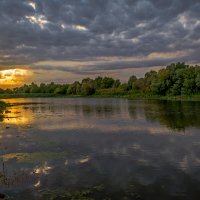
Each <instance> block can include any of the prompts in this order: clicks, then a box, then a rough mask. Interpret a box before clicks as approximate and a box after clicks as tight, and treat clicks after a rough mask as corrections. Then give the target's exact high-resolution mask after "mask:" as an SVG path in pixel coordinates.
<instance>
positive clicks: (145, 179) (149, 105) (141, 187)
mask: <svg viewBox="0 0 200 200" xmlns="http://www.w3.org/2000/svg"><path fill="white" fill-rule="evenodd" d="M4 101H6V102H8V103H11V104H13V106H11V107H8V108H7V110H6V111H4V115H3V117H1V118H0V119H1V122H0V149H1V150H0V193H4V194H6V195H8V196H9V198H10V199H17V200H18V199H20V200H21V199H28V198H29V199H30V200H31V199H41V200H44V199H120V200H121V199H124V200H125V199H159V200H160V199H162V200H163V199H193V200H195V199H200V134H199V133H200V115H199V113H200V102H196V101H190V102H189V101H182V102H181V101H161V100H160V101H155V100H151V101H150V100H125V99H93V98H91V99H90V98H75V99H64V98H41V99H40V98H34V99H6V100H4Z"/></svg>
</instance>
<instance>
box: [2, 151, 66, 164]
mask: <svg viewBox="0 0 200 200" xmlns="http://www.w3.org/2000/svg"><path fill="white" fill-rule="evenodd" d="M68 155H69V153H68V152H34V153H10V154H4V155H1V156H0V158H2V159H3V161H4V162H7V161H9V160H12V159H15V160H16V161H17V162H18V163H40V162H45V161H50V160H55V159H61V158H65V157H66V156H68Z"/></svg>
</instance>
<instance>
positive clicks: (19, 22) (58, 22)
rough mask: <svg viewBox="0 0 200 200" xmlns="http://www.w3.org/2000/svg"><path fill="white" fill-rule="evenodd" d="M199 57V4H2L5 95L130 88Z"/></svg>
mask: <svg viewBox="0 0 200 200" xmlns="http://www.w3.org/2000/svg"><path fill="white" fill-rule="evenodd" d="M199 52H200V1H199V0H167V1H166V0H0V87H14V86H18V85H20V84H24V83H30V82H32V81H34V82H36V83H40V82H46V83H47V82H52V81H54V82H58V83H66V82H68V83H71V82H73V81H75V80H81V79H82V78H84V77H92V78H94V77H97V76H111V77H114V78H119V79H121V80H122V81H126V80H127V79H128V77H129V76H130V75H132V74H135V75H137V76H139V77H142V76H143V75H144V74H145V73H146V72H147V71H149V70H158V69H160V68H162V67H165V66H166V65H168V64H170V63H173V62H179V61H180V62H186V63H187V64H199V63H200V56H199Z"/></svg>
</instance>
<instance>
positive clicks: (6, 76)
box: [0, 69, 28, 87]
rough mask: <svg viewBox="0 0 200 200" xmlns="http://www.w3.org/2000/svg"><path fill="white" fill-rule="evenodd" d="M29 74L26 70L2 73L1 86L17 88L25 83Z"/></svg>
mask: <svg viewBox="0 0 200 200" xmlns="http://www.w3.org/2000/svg"><path fill="white" fill-rule="evenodd" d="M27 75H28V72H27V70H25V69H9V70H2V71H0V86H2V87H15V86H18V85H20V84H22V83H24V82H25V79H26V78H27Z"/></svg>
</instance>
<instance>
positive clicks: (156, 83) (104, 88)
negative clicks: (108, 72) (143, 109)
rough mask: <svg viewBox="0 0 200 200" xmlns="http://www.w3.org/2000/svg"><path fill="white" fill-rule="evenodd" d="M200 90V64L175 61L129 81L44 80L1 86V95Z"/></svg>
mask: <svg viewBox="0 0 200 200" xmlns="http://www.w3.org/2000/svg"><path fill="white" fill-rule="evenodd" d="M199 90H200V66H197V65H196V66H189V65H186V64H185V63H179V62H178V63H172V64H171V65H169V66H167V67H166V68H162V69H160V70H159V71H158V72H156V71H150V72H147V73H146V74H145V76H144V77H143V78H137V77H136V76H135V75H131V76H130V78H129V79H128V82H127V83H121V82H120V80H119V79H113V78H111V77H100V76H98V77H97V78H95V79H91V78H89V77H88V78H84V79H83V80H82V81H80V82H79V81H75V82H74V83H71V84H56V83H54V82H51V83H49V84H45V83H41V84H40V85H37V84H35V83H31V84H30V85H27V84H25V85H23V86H21V87H17V88H14V89H13V90H11V89H6V90H3V89H0V94H1V95H20V94H23V95H24V94H27V96H33V94H35V96H40V95H41V96H42V94H45V95H44V96H53V95H55V96H57V95H68V96H69V95H78V96H80V95H81V96H89V95H107V96H112V95H114V96H124V95H129V94H131V95H134V94H135V95H138V94H140V95H141V96H143V95H144V94H146V95H158V96H178V95H195V94H198V93H199Z"/></svg>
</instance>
